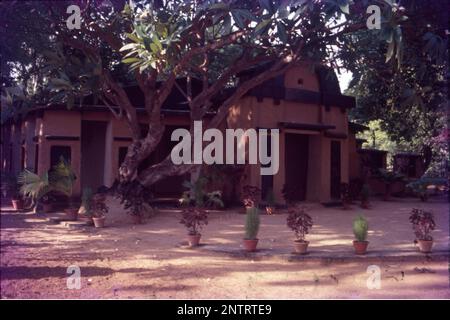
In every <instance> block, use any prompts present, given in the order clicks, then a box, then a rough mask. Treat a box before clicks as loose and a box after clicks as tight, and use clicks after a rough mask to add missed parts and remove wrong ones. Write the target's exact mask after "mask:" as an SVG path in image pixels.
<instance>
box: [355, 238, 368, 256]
mask: <svg viewBox="0 0 450 320" xmlns="http://www.w3.org/2000/svg"><path fill="white" fill-rule="evenodd" d="M368 245H369V241H357V240H353V247H354V248H355V253H356V254H366V252H367V246H368Z"/></svg>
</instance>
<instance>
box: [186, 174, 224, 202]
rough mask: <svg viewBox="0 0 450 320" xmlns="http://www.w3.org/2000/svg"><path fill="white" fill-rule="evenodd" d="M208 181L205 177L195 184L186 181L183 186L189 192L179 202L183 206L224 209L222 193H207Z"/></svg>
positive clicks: (218, 191) (217, 191)
mask: <svg viewBox="0 0 450 320" xmlns="http://www.w3.org/2000/svg"><path fill="white" fill-rule="evenodd" d="M207 181H208V180H207V179H206V178H205V177H200V178H198V179H197V181H195V182H194V183H192V182H190V181H185V182H184V183H183V186H184V187H186V188H188V189H189V190H187V191H185V192H183V195H182V197H181V199H180V200H179V202H180V204H181V205H182V206H190V205H193V206H195V207H198V208H204V207H207V208H223V207H224V203H223V201H222V191H220V190H216V191H212V192H206V191H205V189H206V183H207Z"/></svg>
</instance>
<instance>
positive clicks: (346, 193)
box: [341, 183, 352, 210]
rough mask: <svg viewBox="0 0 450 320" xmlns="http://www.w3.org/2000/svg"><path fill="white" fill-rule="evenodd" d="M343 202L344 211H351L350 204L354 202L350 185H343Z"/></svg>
mask: <svg viewBox="0 0 450 320" xmlns="http://www.w3.org/2000/svg"><path fill="white" fill-rule="evenodd" d="M341 201H342V208H343V209H344V210H350V209H351V208H350V203H351V201H352V199H351V197H350V187H349V184H348V183H341Z"/></svg>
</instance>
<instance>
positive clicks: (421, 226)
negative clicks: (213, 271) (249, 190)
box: [180, 206, 435, 255]
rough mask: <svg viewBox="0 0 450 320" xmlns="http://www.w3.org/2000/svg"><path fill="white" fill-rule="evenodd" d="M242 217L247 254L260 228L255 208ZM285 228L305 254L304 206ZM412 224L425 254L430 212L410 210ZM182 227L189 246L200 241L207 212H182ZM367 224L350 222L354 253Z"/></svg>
mask: <svg viewBox="0 0 450 320" xmlns="http://www.w3.org/2000/svg"><path fill="white" fill-rule="evenodd" d="M246 211H247V212H246V218H245V236H244V239H243V247H244V249H245V251H247V252H254V251H255V250H256V248H257V245H258V241H259V239H258V232H259V227H260V212H259V209H258V208H257V207H255V206H253V207H248V208H247V209H246ZM286 220H287V226H288V227H289V228H290V229H291V230H292V231H294V233H295V240H294V251H295V252H296V253H299V254H305V253H307V250H308V245H309V241H307V240H306V235H307V234H308V233H309V231H310V229H311V227H312V226H313V220H312V218H311V216H310V215H308V214H307V213H306V210H305V208H304V207H301V206H294V207H291V208H289V210H288V216H287V219H286ZM409 220H410V222H411V223H412V226H413V230H414V234H415V236H416V240H415V241H414V242H415V243H417V244H418V246H419V250H420V252H423V253H429V252H431V250H432V246H433V237H432V236H431V232H432V231H433V230H434V229H435V222H434V216H433V213H432V212H430V211H425V210H421V209H413V210H412V212H411V215H410V217H409ZM180 222H181V223H182V224H184V225H185V226H186V228H187V229H188V232H189V233H188V240H189V245H190V246H192V247H194V246H197V245H198V244H199V242H200V237H201V234H200V231H201V229H202V228H203V227H204V226H206V225H207V224H208V213H207V211H206V210H205V209H202V208H196V207H191V208H187V209H185V210H183V215H182V219H181V220H180ZM368 231H369V224H368V221H367V219H366V218H365V217H364V216H363V215H358V216H357V217H356V218H355V219H354V220H353V234H354V236H355V240H354V241H353V247H354V250H355V254H358V255H362V254H365V253H366V252H367V247H368V245H369V241H367V236H368Z"/></svg>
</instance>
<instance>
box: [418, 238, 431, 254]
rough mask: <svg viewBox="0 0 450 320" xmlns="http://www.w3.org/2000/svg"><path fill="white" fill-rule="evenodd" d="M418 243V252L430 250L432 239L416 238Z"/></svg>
mask: <svg viewBox="0 0 450 320" xmlns="http://www.w3.org/2000/svg"><path fill="white" fill-rule="evenodd" d="M418 243H419V250H420V252H423V253H429V252H431V248H432V247H433V240H418Z"/></svg>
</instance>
